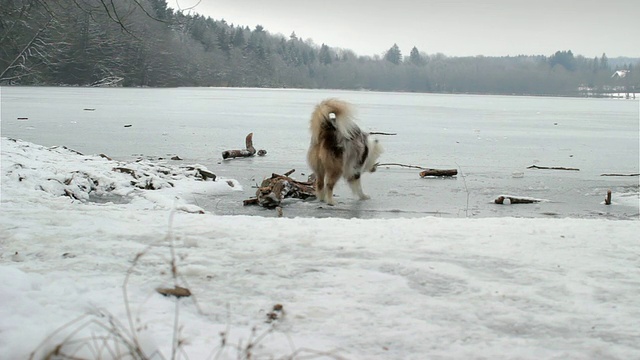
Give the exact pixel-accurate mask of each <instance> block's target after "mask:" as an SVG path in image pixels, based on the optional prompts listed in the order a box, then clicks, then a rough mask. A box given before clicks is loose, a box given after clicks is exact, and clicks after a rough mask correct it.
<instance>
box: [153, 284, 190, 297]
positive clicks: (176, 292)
mask: <svg viewBox="0 0 640 360" xmlns="http://www.w3.org/2000/svg"><path fill="white" fill-rule="evenodd" d="M156 291H157V292H158V293H160V294H162V295H164V296H175V297H177V298H181V297H189V296H191V291H190V290H189V289H187V288H183V287H181V286H177V285H176V286H174V287H173V288H157V289H156Z"/></svg>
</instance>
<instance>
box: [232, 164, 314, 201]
mask: <svg viewBox="0 0 640 360" xmlns="http://www.w3.org/2000/svg"><path fill="white" fill-rule="evenodd" d="M294 171H295V170H290V171H287V172H286V173H285V174H284V175H279V174H271V177H270V178H268V179H264V180H263V181H262V184H261V185H260V187H259V188H258V190H256V197H255V198H251V199H248V200H244V201H243V204H244V205H245V206H246V205H260V206H263V207H266V208H269V209H273V208H277V207H279V206H280V203H281V202H282V200H284V199H286V198H295V199H307V198H310V197H312V196H315V188H314V184H313V183H312V182H303V181H297V180H294V179H292V178H290V177H289V175H291V174H292V173H293V172H294Z"/></svg>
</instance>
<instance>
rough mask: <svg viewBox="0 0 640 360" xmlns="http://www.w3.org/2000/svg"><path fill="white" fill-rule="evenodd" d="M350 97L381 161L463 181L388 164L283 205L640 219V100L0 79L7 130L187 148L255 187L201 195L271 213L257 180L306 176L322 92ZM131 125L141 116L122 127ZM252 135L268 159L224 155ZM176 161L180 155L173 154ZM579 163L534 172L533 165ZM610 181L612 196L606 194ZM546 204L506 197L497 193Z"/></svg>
mask: <svg viewBox="0 0 640 360" xmlns="http://www.w3.org/2000/svg"><path fill="white" fill-rule="evenodd" d="M327 97H339V98H342V99H344V100H347V101H349V102H351V103H353V104H354V105H355V106H356V108H357V114H358V118H359V119H360V123H361V125H362V126H363V127H364V128H365V129H368V130H373V131H383V132H393V133H397V135H395V136H381V140H382V142H383V146H384V148H385V153H384V154H383V156H382V158H381V159H380V160H381V162H383V163H402V164H411V165H418V166H422V167H430V168H446V169H453V168H456V169H458V171H459V175H458V177H457V178H453V179H421V178H420V177H419V176H418V173H419V170H416V169H408V168H399V167H381V168H380V169H379V170H378V172H376V173H375V174H371V175H369V176H366V175H365V176H364V177H363V183H364V189H365V192H367V193H369V195H371V196H372V199H371V200H369V201H365V202H361V201H357V200H356V199H355V197H353V196H351V194H350V192H349V190H348V189H347V186H346V184H344V183H343V182H341V183H339V184H338V188H337V191H336V194H337V199H336V200H337V201H338V205H337V206H336V207H333V208H331V207H327V206H323V205H322V204H321V203H319V202H316V201H307V202H303V201H298V200H291V201H288V202H286V204H285V206H284V215H285V216H288V217H294V216H312V217H327V216H335V217H347V218H350V217H359V218H380V217H385V218H389V217H417V216H425V215H436V216H445V217H465V216H469V217H488V216H498V217H500V216H521V217H582V218H591V217H606V218H615V219H637V218H638V213H639V210H638V208H639V200H638V188H639V185H638V177H603V176H600V175H601V174H604V173H621V174H631V173H638V172H640V170H639V167H640V165H639V158H640V156H639V151H640V150H639V149H640V141H639V102H638V101H637V100H620V99H582V98H548V97H513V96H480V95H435V94H412V93H374V92H353V91H333V90H290V89H226V88H225V89H221V88H178V89H100V88H51V87H42V88H35V87H2V88H0V103H1V108H0V114H1V130H2V136H6V137H13V138H19V139H22V140H25V141H30V142H34V143H36V144H40V145H45V146H54V145H61V146H62V145H64V146H67V147H69V148H72V149H75V150H77V151H79V152H81V153H84V154H100V153H104V154H107V155H109V156H111V157H112V158H114V159H117V160H131V159H135V158H137V157H149V158H158V157H162V158H165V159H166V158H168V157H170V156H173V155H178V156H180V157H181V158H182V159H183V160H182V161H181V162H182V163H184V164H185V165H187V164H193V163H199V164H202V165H205V166H206V167H207V168H209V170H211V171H212V172H214V173H216V174H217V175H218V176H222V177H226V178H234V179H237V180H238V181H239V182H240V183H241V184H242V185H243V187H244V191H243V192H241V193H240V192H235V193H232V194H231V195H228V196H225V197H222V198H220V197H216V198H207V197H206V196H202V197H197V198H196V197H194V199H193V203H195V204H197V205H199V206H201V207H203V208H205V209H207V210H210V211H213V212H215V213H217V214H255V215H264V216H274V215H275V214H274V213H273V212H272V211H270V210H265V209H262V208H259V207H243V206H242V200H244V199H247V198H250V197H252V196H253V195H254V194H255V189H254V188H253V186H255V184H256V183H259V182H260V181H261V180H262V179H263V178H265V177H269V176H270V175H271V173H273V172H276V173H284V172H286V171H288V170H290V169H296V172H295V173H294V174H293V175H292V176H293V177H295V178H298V179H306V176H307V175H308V174H309V170H308V167H307V165H306V162H305V157H306V150H307V146H308V142H309V131H308V118H309V116H310V113H311V111H312V109H313V107H314V105H315V104H316V103H318V102H319V101H321V100H322V99H325V98H327ZM125 125H130V126H127V127H125ZM249 132H253V133H254V144H255V147H256V148H257V149H265V150H267V151H268V154H267V156H265V157H255V158H250V159H236V160H231V161H222V157H221V153H222V151H224V150H228V149H238V148H242V147H244V138H245V136H246V135H247V134H248V133H249ZM162 161H170V160H162ZM534 164H535V165H538V166H560V167H571V168H579V169H580V171H559V170H533V169H527V166H530V165H534ZM608 189H611V190H612V192H613V202H614V204H613V205H611V206H606V205H604V204H603V199H604V196H605V194H606V192H607V190H608ZM502 194H506V195H514V196H526V197H534V198H538V199H545V200H548V201H545V202H541V203H537V204H530V205H496V204H494V203H493V200H494V199H495V198H496V197H498V196H499V195H502Z"/></svg>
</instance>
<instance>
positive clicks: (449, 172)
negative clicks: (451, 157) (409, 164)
mask: <svg viewBox="0 0 640 360" xmlns="http://www.w3.org/2000/svg"><path fill="white" fill-rule="evenodd" d="M456 175H458V169H427V170H424V171H421V172H420V177H427V176H442V177H445V176H456Z"/></svg>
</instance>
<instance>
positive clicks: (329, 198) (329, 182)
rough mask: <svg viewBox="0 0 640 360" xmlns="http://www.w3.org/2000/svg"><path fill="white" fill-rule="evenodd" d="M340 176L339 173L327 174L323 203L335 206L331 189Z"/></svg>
mask: <svg viewBox="0 0 640 360" xmlns="http://www.w3.org/2000/svg"><path fill="white" fill-rule="evenodd" d="M341 175H342V174H341V173H339V172H328V173H327V188H326V197H325V201H326V203H327V204H329V205H335V204H336V202H335V200H333V188H334V187H335V186H336V183H337V182H338V180H340V176H341Z"/></svg>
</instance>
